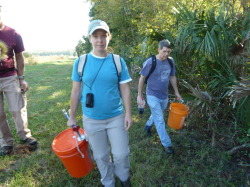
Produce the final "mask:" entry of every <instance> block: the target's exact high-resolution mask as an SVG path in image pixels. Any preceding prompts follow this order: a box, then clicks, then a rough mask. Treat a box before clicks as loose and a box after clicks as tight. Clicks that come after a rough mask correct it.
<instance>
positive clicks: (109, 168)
mask: <svg viewBox="0 0 250 187" xmlns="http://www.w3.org/2000/svg"><path fill="white" fill-rule="evenodd" d="M88 35H89V41H90V43H91V44H92V48H93V49H92V51H91V52H90V53H89V54H88V55H87V61H86V63H85V67H84V71H83V77H82V79H81V77H80V76H79V74H78V71H77V69H78V63H79V59H77V60H76V61H75V63H74V66H73V71H72V80H73V87H72V92H71V98H70V109H71V110H70V118H69V120H68V123H67V125H68V126H71V125H72V124H76V119H75V115H76V110H77V106H78V104H79V102H80V101H81V103H82V111H83V126H84V130H85V132H86V134H87V137H88V141H89V144H90V146H91V149H92V151H93V155H94V159H95V161H96V164H97V167H98V169H99V171H100V174H101V182H102V184H103V185H104V186H110V187H114V186H115V178H114V174H115V175H116V176H117V177H118V178H119V179H120V181H121V184H122V186H130V180H129V170H130V161H129V138H128V129H129V128H130V127H131V125H132V118H131V103H130V88H129V82H130V81H131V80H132V79H131V77H130V75H129V73H128V69H127V66H126V63H125V61H124V60H123V59H122V58H121V66H122V68H121V69H122V70H121V73H120V74H119V78H118V74H117V69H116V66H115V63H114V62H113V58H112V54H109V53H107V47H108V44H109V41H110V39H111V35H110V31H109V27H108V25H107V24H106V23H105V22H104V21H101V20H93V21H91V22H90V24H89V29H88ZM81 85H82V86H81ZM79 98H81V100H79ZM89 102H90V103H89ZM124 109H125V110H124ZM110 152H112V156H113V162H111V161H110Z"/></svg>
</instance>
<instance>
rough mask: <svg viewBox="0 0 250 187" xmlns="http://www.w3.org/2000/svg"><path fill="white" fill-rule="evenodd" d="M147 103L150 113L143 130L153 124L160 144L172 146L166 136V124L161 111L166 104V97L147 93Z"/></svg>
mask: <svg viewBox="0 0 250 187" xmlns="http://www.w3.org/2000/svg"><path fill="white" fill-rule="evenodd" d="M147 103H148V105H149V107H150V110H151V115H150V117H149V119H148V121H147V123H146V126H145V130H147V129H150V128H152V126H153V124H155V127H156V130H157V133H158V135H159V137H160V140H161V143H162V145H163V146H164V147H169V146H172V142H171V139H170V137H169V136H168V133H167V130H166V127H165V126H166V124H165V120H164V115H163V111H164V110H165V109H166V107H167V104H168V98H167V99H158V98H157V97H155V96H152V95H147Z"/></svg>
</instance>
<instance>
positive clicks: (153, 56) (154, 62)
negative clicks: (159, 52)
mask: <svg viewBox="0 0 250 187" xmlns="http://www.w3.org/2000/svg"><path fill="white" fill-rule="evenodd" d="M151 58H152V66H151V69H150V71H149V73H148V76H147V77H146V79H145V82H144V83H145V84H147V82H148V78H149V77H150V75H151V74H152V73H153V72H154V70H155V67H156V56H155V55H151Z"/></svg>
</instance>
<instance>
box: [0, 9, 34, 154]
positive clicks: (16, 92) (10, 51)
mask: <svg viewBox="0 0 250 187" xmlns="http://www.w3.org/2000/svg"><path fill="white" fill-rule="evenodd" d="M1 17H2V15H1V7H0V138H1V140H2V145H1V149H0V156H5V155H10V154H11V153H12V151H13V146H14V138H13V135H12V133H11V130H10V127H9V124H8V122H7V117H6V113H5V110H4V97H5V98H6V101H7V104H8V107H9V111H10V113H11V114H12V117H13V120H14V123H15V125H16V129H17V134H18V136H19V138H20V139H21V140H22V141H23V142H24V143H25V144H28V145H30V146H36V145H37V144H38V142H37V140H36V139H35V138H33V137H32V136H31V132H30V129H28V119H27V109H26V104H27V99H26V94H25V92H26V91H28V89H29V87H28V83H27V82H26V81H25V80H24V57H23V54H22V52H23V51H24V46H23V41H22V37H21V36H20V34H18V33H17V32H16V31H15V30H14V29H12V28H10V27H8V26H6V25H4V23H3V22H2V19H1ZM14 58H15V59H14ZM15 61H16V67H15Z"/></svg>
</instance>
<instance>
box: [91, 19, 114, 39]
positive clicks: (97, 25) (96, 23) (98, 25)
mask: <svg viewBox="0 0 250 187" xmlns="http://www.w3.org/2000/svg"><path fill="white" fill-rule="evenodd" d="M97 29H102V30H105V31H107V32H108V33H110V32H109V26H108V25H107V23H106V22H105V21H102V20H99V19H96V20H93V21H91V22H90V23H89V29H88V35H89V36H90V35H91V34H93V32H95V30H97Z"/></svg>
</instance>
